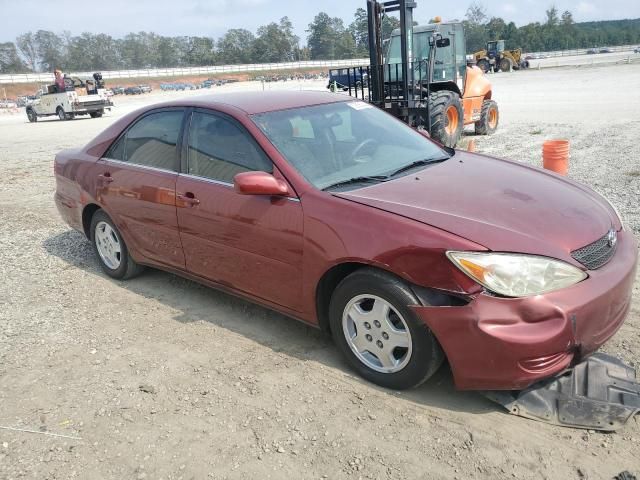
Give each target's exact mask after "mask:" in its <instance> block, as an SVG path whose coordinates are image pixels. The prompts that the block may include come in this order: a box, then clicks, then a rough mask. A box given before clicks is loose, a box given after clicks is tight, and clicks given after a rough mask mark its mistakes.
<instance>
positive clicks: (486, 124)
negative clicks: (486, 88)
mask: <svg viewBox="0 0 640 480" xmlns="http://www.w3.org/2000/svg"><path fill="white" fill-rule="evenodd" d="M499 123H500V111H499V110H498V104H497V103H496V102H495V101H494V100H485V101H484V102H483V103H482V111H481V113H480V120H478V121H477V122H476V123H475V128H476V135H493V134H494V133H495V132H496V130H497V129H498V124H499Z"/></svg>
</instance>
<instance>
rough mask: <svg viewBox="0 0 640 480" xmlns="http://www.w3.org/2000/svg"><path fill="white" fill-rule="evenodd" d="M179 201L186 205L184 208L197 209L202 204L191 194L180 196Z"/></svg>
mask: <svg viewBox="0 0 640 480" xmlns="http://www.w3.org/2000/svg"><path fill="white" fill-rule="evenodd" d="M178 200H180V201H181V202H183V203H184V205H182V206H189V207H195V206H196V205H198V204H200V200H198V199H197V198H196V197H195V196H194V195H193V193H191V192H187V193H184V194H182V193H180V194H178Z"/></svg>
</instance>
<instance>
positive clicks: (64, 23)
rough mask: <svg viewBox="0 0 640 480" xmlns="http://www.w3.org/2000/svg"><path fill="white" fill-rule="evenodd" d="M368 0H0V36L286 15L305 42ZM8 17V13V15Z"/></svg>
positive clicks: (601, 0)
mask: <svg viewBox="0 0 640 480" xmlns="http://www.w3.org/2000/svg"><path fill="white" fill-rule="evenodd" d="M417 3H418V6H417V8H416V10H415V11H414V17H415V20H416V21H418V22H419V23H426V22H427V21H428V19H430V18H433V17H434V16H437V15H439V16H441V17H442V18H443V19H444V20H445V21H447V20H453V19H462V18H463V17H464V14H465V12H466V10H467V7H468V6H469V4H470V3H471V0H448V1H446V2H442V1H440V2H436V1H433V0H417ZM479 3H481V4H483V5H485V6H486V8H487V11H488V13H489V15H490V16H499V17H502V18H504V19H505V20H506V21H514V22H515V23H516V24H517V25H518V26H520V25H524V24H527V23H530V22H536V21H540V22H541V21H543V20H544V12H545V10H546V8H548V7H549V6H550V5H552V4H555V5H556V7H557V8H558V10H559V11H560V12H563V11H565V10H569V11H571V12H572V13H573V17H574V19H575V21H577V22H581V21H590V20H611V19H622V18H640V0H480V1H479ZM358 7H362V8H366V0H89V1H85V2H82V1H78V0H0V19H2V20H1V21H0V25H1V27H0V42H6V41H15V38H16V37H17V36H18V35H20V34H21V33H25V32H26V31H29V30H31V31H36V30H39V29H42V30H51V31H54V32H56V33H60V32H62V31H65V30H67V31H70V32H71V33H72V34H73V35H78V34H80V33H82V32H85V31H88V32H91V33H108V34H110V35H111V36H113V37H116V38H119V37H122V36H124V35H126V34H127V33H129V32H132V31H135V32H138V31H152V32H155V33H158V34H161V35H167V36H177V35H201V36H210V37H214V38H218V37H220V36H222V35H223V34H224V32H225V31H227V30H228V29H231V28H246V29H248V30H251V31H253V32H254V33H255V31H256V29H257V28H258V27H259V26H260V25H264V24H267V23H269V22H272V21H278V20H279V19H280V18H281V17H283V16H285V15H286V16H288V17H289V18H290V19H291V21H292V22H293V25H294V28H295V31H296V34H297V35H298V36H299V37H300V38H301V40H302V42H303V43H304V41H305V39H306V32H305V30H306V29H307V26H308V25H309V23H310V22H311V21H312V20H313V17H314V16H315V15H316V14H317V13H318V12H319V11H324V12H326V13H328V14H329V15H330V16H332V17H340V18H342V19H343V20H344V21H345V25H348V24H349V23H351V21H352V20H353V13H354V12H355V10H356V9H357V8H358ZM7 20H8V21H7Z"/></svg>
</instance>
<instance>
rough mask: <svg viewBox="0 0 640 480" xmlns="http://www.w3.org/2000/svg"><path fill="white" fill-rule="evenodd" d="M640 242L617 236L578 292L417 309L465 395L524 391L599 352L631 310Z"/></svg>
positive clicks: (483, 299)
mask: <svg viewBox="0 0 640 480" xmlns="http://www.w3.org/2000/svg"><path fill="white" fill-rule="evenodd" d="M637 261H638V242H637V240H636V239H635V238H634V236H633V235H632V234H631V233H629V232H626V231H622V232H619V235H618V246H617V251H616V253H615V255H614V256H613V257H612V259H611V260H610V261H609V263H607V264H606V265H604V266H603V267H602V268H600V269H598V270H593V271H589V278H587V279H586V280H584V281H583V282H580V283H578V284H576V285H574V286H572V287H569V288H565V289H562V290H559V291H556V292H552V293H549V294H545V295H537V296H533V297H526V298H500V297H493V296H490V295H486V294H480V295H478V296H477V297H476V298H474V299H473V300H472V301H471V302H470V303H468V304H467V305H464V306H455V307H425V306H413V307H412V308H413V309H414V311H415V312H416V313H417V314H418V316H419V317H420V318H421V319H422V320H423V321H424V322H425V323H426V324H427V326H428V327H429V328H430V329H431V331H433V333H434V335H435V336H436V337H437V338H438V341H439V342H440V344H441V345H442V348H443V349H444V351H445V353H446V355H447V359H448V360H449V364H450V365H451V370H452V372H453V376H454V380H455V384H456V387H457V388H458V389H461V390H521V389H524V388H526V387H527V386H529V385H531V384H532V383H534V382H536V381H538V380H541V379H543V378H547V377H550V376H552V375H555V374H557V373H558V372H561V371H563V370H565V369H566V368H567V367H569V366H570V365H571V364H572V363H575V362H578V361H580V360H581V359H582V358H584V357H585V356H586V355H589V354H591V353H593V352H594V351H596V350H597V349H598V348H599V347H600V346H601V345H602V344H604V343H605V342H606V341H607V340H608V339H609V338H611V337H612V336H613V335H614V334H615V333H616V331H617V330H618V328H620V326H621V325H622V323H623V321H624V318H625V317H626V315H627V313H628V311H629V308H630V305H631V292H632V289H633V283H634V281H635V272H636V267H637Z"/></svg>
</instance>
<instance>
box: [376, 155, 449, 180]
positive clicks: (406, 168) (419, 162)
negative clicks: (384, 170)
mask: <svg viewBox="0 0 640 480" xmlns="http://www.w3.org/2000/svg"><path fill="white" fill-rule="evenodd" d="M449 158H451V157H441V158H429V159H425V160H416V161H415V162H412V163H410V164H409V165H405V166H404V167H402V168H399V169H398V170H394V171H393V172H391V173H389V174H388V175H386V179H387V180H389V179H391V178H393V177H395V176H396V175H400V174H401V173H404V172H408V171H409V170H413V169H414V168H416V167H421V166H423V165H429V164H431V163H438V162H444V161H445V160H449Z"/></svg>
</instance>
